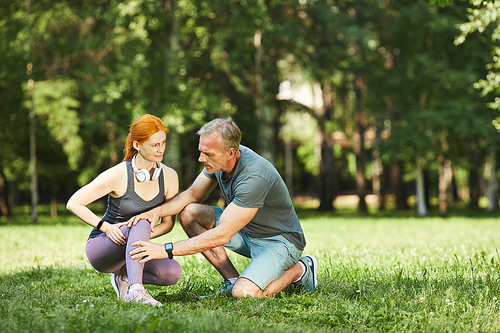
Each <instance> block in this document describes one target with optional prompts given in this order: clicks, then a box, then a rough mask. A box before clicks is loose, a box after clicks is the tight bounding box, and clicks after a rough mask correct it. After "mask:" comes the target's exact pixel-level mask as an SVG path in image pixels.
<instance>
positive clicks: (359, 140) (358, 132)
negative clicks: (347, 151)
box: [353, 75, 368, 214]
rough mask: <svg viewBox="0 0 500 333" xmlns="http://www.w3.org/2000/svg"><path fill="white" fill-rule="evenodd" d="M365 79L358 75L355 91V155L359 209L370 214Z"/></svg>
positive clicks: (362, 212)
mask: <svg viewBox="0 0 500 333" xmlns="http://www.w3.org/2000/svg"><path fill="white" fill-rule="evenodd" d="M363 87H364V80H363V77H362V76H361V75H358V76H357V77H356V82H355V92H356V105H355V110H354V133H353V138H354V155H356V194H357V195H358V198H359V206H358V210H359V212H360V213H361V214H368V206H367V205H366V199H365V197H366V181H365V166H364V159H365V157H364V136H363V134H364V126H363V120H364V119H363V109H362V108H363V106H362V105H363V102H362V100H363V98H362V95H361V94H362V90H363V89H364V88H363Z"/></svg>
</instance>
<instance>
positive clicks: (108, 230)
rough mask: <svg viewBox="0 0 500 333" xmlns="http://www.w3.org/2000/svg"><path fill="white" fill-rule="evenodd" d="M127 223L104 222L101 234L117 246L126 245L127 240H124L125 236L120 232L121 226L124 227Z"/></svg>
mask: <svg viewBox="0 0 500 333" xmlns="http://www.w3.org/2000/svg"><path fill="white" fill-rule="evenodd" d="M126 224H127V222H122V223H116V224H110V223H108V222H104V223H103V224H102V227H101V229H104V230H103V232H104V233H105V234H106V236H108V238H109V239H110V240H111V241H112V242H113V243H115V244H117V245H125V244H127V240H126V239H125V235H124V234H123V232H122V231H121V230H120V227H121V226H122V225H126Z"/></svg>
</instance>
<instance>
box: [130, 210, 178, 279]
mask: <svg viewBox="0 0 500 333" xmlns="http://www.w3.org/2000/svg"><path fill="white" fill-rule="evenodd" d="M124 234H125V232H124ZM150 235H151V225H150V224H149V222H148V221H147V220H140V221H139V222H137V224H136V225H134V226H132V227H131V228H130V230H129V232H128V235H125V237H127V250H126V253H125V257H126V259H125V260H126V262H127V272H128V283H129V285H130V286H132V285H133V284H143V283H144V284H154V285H157V286H170V285H173V284H175V283H177V281H179V279H180V277H181V266H180V265H179V263H178V262H177V261H175V260H173V259H156V260H151V261H148V262H147V263H145V264H144V263H143V264H140V263H139V259H132V257H131V256H130V252H131V251H132V250H133V249H135V248H136V247H133V246H132V243H134V242H136V241H138V240H149V237H150Z"/></svg>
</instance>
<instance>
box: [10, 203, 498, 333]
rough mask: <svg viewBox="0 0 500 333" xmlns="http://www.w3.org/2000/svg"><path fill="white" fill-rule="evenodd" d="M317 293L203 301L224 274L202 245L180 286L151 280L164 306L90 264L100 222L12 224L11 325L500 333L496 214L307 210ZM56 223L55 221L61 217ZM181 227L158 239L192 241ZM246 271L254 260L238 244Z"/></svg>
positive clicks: (186, 260) (186, 261) (185, 262)
mask: <svg viewBox="0 0 500 333" xmlns="http://www.w3.org/2000/svg"><path fill="white" fill-rule="evenodd" d="M299 214H300V215H301V220H302V225H303V228H304V231H305V234H306V239H307V247H306V250H305V254H313V255H315V256H316V257H317V258H318V261H319V263H320V267H319V282H320V286H319V289H318V291H317V292H315V293H313V294H310V295H309V294H289V293H282V294H280V295H278V296H277V297H275V298H272V299H264V300H251V299H243V300H240V301H234V300H232V299H225V298H222V299H219V298H216V299H203V300H200V299H199V296H201V295H205V294H209V293H212V292H213V291H214V290H215V288H216V287H217V284H218V283H219V282H220V281H221V278H220V276H219V275H218V273H217V272H216V271H215V270H214V269H213V268H212V267H211V266H210V265H209V264H208V263H207V261H206V260H205V259H204V258H203V256H201V255H194V256H186V257H180V258H177V259H178V260H179V262H180V263H181V265H182V269H183V276H182V278H181V280H180V281H179V283H178V284H177V285H175V286H172V287H169V288H165V287H157V286H149V287H148V289H149V290H150V292H151V293H152V294H153V295H154V296H155V297H156V298H157V299H159V300H160V301H162V302H163V303H164V304H165V306H163V307H162V308H159V309H155V308H151V307H147V306H141V305H134V304H124V303H122V302H120V301H118V300H116V299H115V295H114V291H113V289H112V288H111V285H110V284H109V281H108V275H106V274H101V273H97V272H95V271H94V270H93V269H92V268H91V267H90V265H89V264H88V262H87V260H86V258H85V253H84V246H85V241H86V239H87V236H88V234H89V232H90V227H88V226H86V225H85V224H84V223H82V222H80V221H78V220H77V219H76V218H74V217H73V216H70V215H68V216H61V217H59V218H58V219H56V220H49V219H47V220H43V221H40V223H39V225H36V226H32V225H30V224H28V223H26V224H20V225H13V224H11V223H8V222H6V221H3V222H2V223H1V224H0V232H1V233H0V234H1V235H2V236H1V237H2V242H0V312H1V313H2V319H0V332H14V331H15V332H19V331H35V332H42V331H43V332H50V331H58V332H59V331H60V332H80V331H92V332H93V331H115V332H130V331H137V332H142V331H144V332H146V331H148V332H165V331H172V330H175V331H189V332H214V331H218V332H249V331H255V332H280V331H286V332H321V331H363V332H380V331H389V332H390V331H393V332H445V331H448V332H488V331H489V332H494V331H498V327H500V326H499V325H500V303H499V302H500V301H499V299H500V278H499V273H498V270H499V266H498V262H499V260H500V256H499V252H498V249H499V248H500V225H499V222H497V219H496V218H493V217H492V218H488V217H481V218H468V217H447V218H441V217H433V218H426V219H419V218H415V217H399V218H398V217H394V216H390V217H387V216H385V217H382V216H378V217H377V216H373V217H369V218H361V217H357V216H354V215H353V214H351V213H348V214H345V215H344V216H332V215H331V214H319V213H317V212H310V211H307V210H299ZM51 221H52V222H51ZM184 238H185V235H184V232H183V231H182V229H181V228H180V227H179V226H178V225H177V226H176V227H175V228H174V231H173V232H172V233H171V234H169V235H166V236H163V237H161V238H160V239H158V240H157V241H158V242H166V241H167V240H169V241H175V240H179V239H184ZM231 258H232V260H233V261H234V262H235V265H236V266H237V268H238V269H239V270H240V271H241V270H242V269H243V268H244V267H245V266H246V264H247V263H248V259H246V258H243V257H240V256H237V255H234V254H231Z"/></svg>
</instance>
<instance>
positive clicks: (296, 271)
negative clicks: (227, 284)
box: [233, 263, 304, 298]
mask: <svg viewBox="0 0 500 333" xmlns="http://www.w3.org/2000/svg"><path fill="white" fill-rule="evenodd" d="M303 272H304V270H303V269H302V266H301V265H300V264H298V263H297V264H295V265H293V266H292V267H290V268H289V269H287V270H286V271H285V272H284V273H283V275H281V276H280V277H279V278H277V279H276V280H274V281H272V282H271V283H269V285H268V286H267V288H266V290H261V289H260V288H259V286H257V285H256V284H255V283H253V282H252V281H250V280H248V279H246V278H239V279H238V281H236V283H235V284H234V287H233V297H235V298H239V297H246V296H247V295H250V296H252V297H254V298H257V297H258V298H262V297H264V296H267V297H271V296H274V295H276V294H277V293H279V292H280V291H282V290H283V289H285V288H286V287H288V286H289V285H290V284H291V283H292V282H294V281H296V280H298V279H299V278H300V276H301V275H302V273H303Z"/></svg>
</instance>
